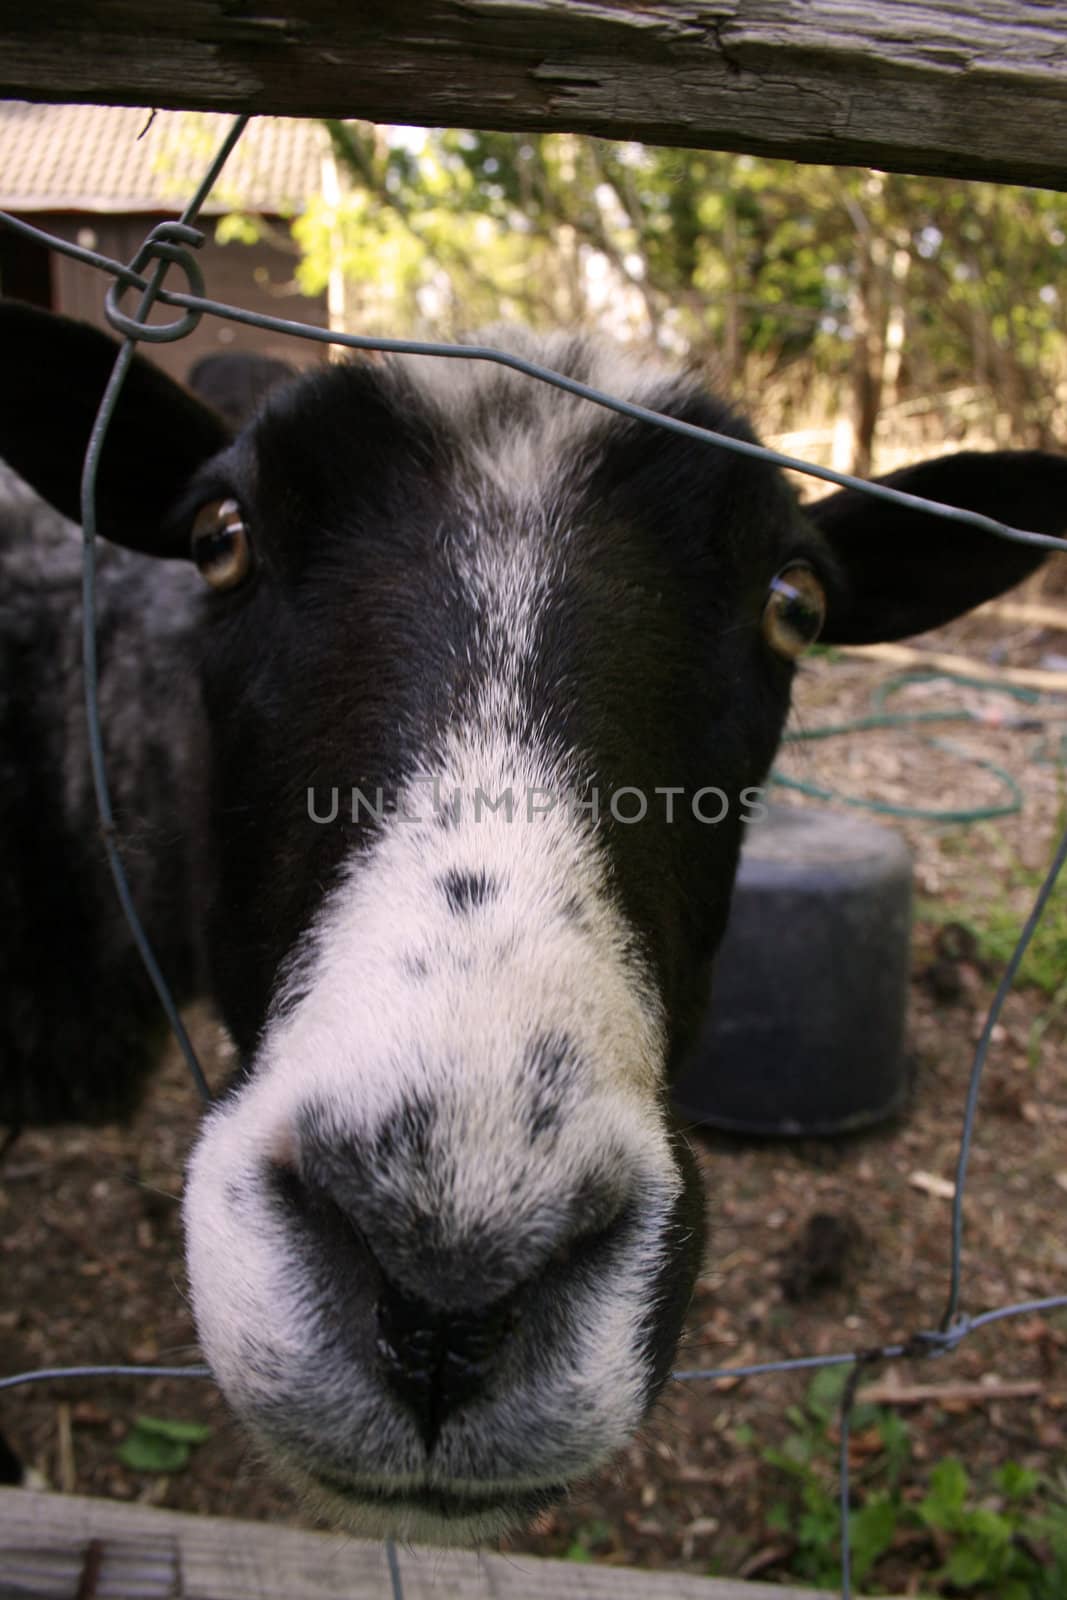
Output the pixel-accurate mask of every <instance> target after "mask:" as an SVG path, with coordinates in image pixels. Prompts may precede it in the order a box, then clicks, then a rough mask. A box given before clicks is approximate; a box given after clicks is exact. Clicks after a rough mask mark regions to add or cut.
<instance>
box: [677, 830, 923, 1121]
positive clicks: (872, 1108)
mask: <svg viewBox="0 0 1067 1600" xmlns="http://www.w3.org/2000/svg"><path fill="white" fill-rule="evenodd" d="M911 883H912V868H911V857H910V855H909V853H908V849H907V846H906V845H905V844H904V842H903V840H902V839H901V838H900V836H899V835H898V834H896V833H894V832H893V831H892V830H891V829H889V828H884V827H879V826H878V825H876V824H874V823H871V822H868V821H865V820H860V819H859V818H854V817H848V816H844V817H843V816H839V815H837V814H836V813H834V812H829V811H821V810H813V809H805V810H793V809H790V808H786V807H778V806H775V807H770V808H769V814H768V816H767V819H766V820H765V821H763V822H760V823H755V824H753V825H752V826H751V827H750V828H749V831H748V836H747V838H746V841H745V847H744V851H743V853H742V858H741V867H740V871H739V873H738V879H737V886H736V889H735V891H734V900H733V904H732V906H731V909H730V921H729V925H728V927H727V931H726V936H725V939H724V941H723V944H722V947H721V950H720V953H719V957H718V960H717V962H716V968H715V978H714V983H713V986H712V995H711V1002H710V1005H709V1009H708V1015H707V1019H706V1022H705V1025H704V1028H703V1031H702V1034H701V1037H700V1040H699V1042H698V1044H697V1047H696V1049H695V1050H694V1052H693V1054H692V1055H691V1057H690V1059H689V1061H688V1062H687V1063H686V1065H685V1067H684V1068H683V1070H682V1072H681V1073H680V1074H679V1077H678V1080H677V1082H676V1084H675V1089H674V1100H675V1104H676V1106H677V1107H678V1109H679V1110H680V1111H681V1112H682V1114H683V1115H684V1116H685V1117H686V1118H688V1119H689V1120H691V1121H694V1122H701V1123H707V1124H710V1125H711V1126H714V1127H717V1128H724V1129H727V1130H732V1131H736V1132H739V1133H751V1134H777V1135H784V1136H794V1137H795V1136H802V1135H822V1134H835V1133H845V1132H848V1131H850V1130H852V1129H855V1128H862V1127H865V1126H867V1125H869V1124H871V1123H875V1122H879V1121H881V1120H882V1119H883V1118H885V1117H888V1116H890V1115H891V1114H892V1113H893V1112H894V1111H896V1110H897V1109H898V1107H899V1106H900V1103H901V1101H902V1099H903V1096H904V1093H905V1089H906V1079H905V1065H904V1024H905V1017H906V1012H907V996H908V967H909V948H910V936H911Z"/></svg>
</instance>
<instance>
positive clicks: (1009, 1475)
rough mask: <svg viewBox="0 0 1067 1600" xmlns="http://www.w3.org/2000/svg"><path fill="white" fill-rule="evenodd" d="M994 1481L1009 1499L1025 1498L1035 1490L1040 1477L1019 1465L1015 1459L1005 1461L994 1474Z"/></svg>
mask: <svg viewBox="0 0 1067 1600" xmlns="http://www.w3.org/2000/svg"><path fill="white" fill-rule="evenodd" d="M995 1482H996V1485H997V1488H998V1489H999V1490H1000V1492H1001V1494H1004V1495H1007V1497H1008V1499H1009V1500H1026V1499H1027V1498H1028V1497H1029V1496H1030V1495H1032V1494H1034V1493H1035V1492H1036V1490H1037V1488H1038V1485H1039V1484H1040V1482H1041V1479H1040V1478H1039V1477H1038V1475H1037V1473H1036V1472H1031V1471H1030V1469H1029V1468H1028V1467H1020V1465H1019V1463H1018V1462H1017V1461H1006V1462H1005V1463H1004V1465H1003V1466H1002V1467H1001V1468H1000V1470H999V1472H997V1473H996V1474H995Z"/></svg>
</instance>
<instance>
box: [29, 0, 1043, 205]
mask: <svg viewBox="0 0 1067 1600" xmlns="http://www.w3.org/2000/svg"><path fill="white" fill-rule="evenodd" d="M0 95H6V96H11V97H22V98H28V99H31V100H32V99H37V100H73V101H94V102H105V101H106V102H112V103H117V104H136V105H146V106H149V105H156V106H171V107H178V108H194V109H195V108H200V109H215V110H219V111H225V110H234V111H239V110H240V111H254V112H255V111H258V112H276V113H281V114H291V115H316V116H327V115H329V116H361V117H368V118H372V119H376V120H379V121H385V122H408V123H412V122H413V123H424V124H427V125H439V126H450V125H459V126H473V127H486V128H502V129H505V128H510V129H548V128H568V129H573V130H576V131H579V132H584V133H592V134H601V135H604V136H607V137H611V138H636V139H642V140H645V141H650V142H659V143H664V144H681V145H694V146H707V147H709V148H717V149H725V150H747V151H752V152H754V153H756V154H764V155H779V156H789V157H792V158H794V159H797V160H804V161H827V162H835V163H838V164H847V163H859V164H863V165H871V166H877V167H885V168H889V169H896V170H900V171H910V172H922V173H941V174H946V175H951V176H957V177H984V178H995V179H1000V180H1005V181H1015V182H1021V183H1034V184H1042V185H1046V186H1048V187H1051V188H1067V0H706V3H696V0H672V3H667V0H391V3H390V4H389V5H388V6H364V5H359V6H338V5H337V4H336V0H257V4H255V5H254V6H251V5H245V4H233V3H232V0H170V3H169V4H167V5H166V6H161V5H159V4H158V3H157V0H48V4H46V5H28V4H26V3H25V0H0Z"/></svg>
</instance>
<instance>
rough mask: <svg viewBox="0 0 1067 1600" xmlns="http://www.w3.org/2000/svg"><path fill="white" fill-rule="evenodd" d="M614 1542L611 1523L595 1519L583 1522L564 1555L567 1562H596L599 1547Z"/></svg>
mask: <svg viewBox="0 0 1067 1600" xmlns="http://www.w3.org/2000/svg"><path fill="white" fill-rule="evenodd" d="M611 1542H612V1527H611V1524H610V1522H601V1521H598V1520H597V1519H595V1518H594V1519H593V1520H592V1521H591V1522H583V1523H581V1524H580V1525H579V1527H578V1528H577V1529H576V1530H575V1535H574V1538H573V1540H572V1541H571V1543H570V1545H569V1546H568V1547H567V1550H566V1552H565V1554H564V1560H566V1561H595V1560H596V1554H597V1547H598V1546H601V1545H604V1544H607V1545H609V1546H610V1544H611Z"/></svg>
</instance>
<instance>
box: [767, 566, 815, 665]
mask: <svg viewBox="0 0 1067 1600" xmlns="http://www.w3.org/2000/svg"><path fill="white" fill-rule="evenodd" d="M825 620H826V595H825V593H824V591H823V586H822V584H821V583H820V582H819V580H818V578H817V577H816V576H815V574H814V572H812V570H811V568H810V567H808V566H804V565H802V564H801V563H799V562H798V563H795V564H794V565H793V566H791V567H783V569H782V571H781V572H780V573H779V574H778V576H777V577H776V578H774V579H772V581H771V592H770V596H769V598H768V600H767V604H766V605H765V606H764V608H763V637H764V638H765V639H766V641H767V643H768V644H769V645H770V647H771V649H772V650H773V651H775V652H776V654H778V655H780V656H785V657H786V659H787V660H790V661H795V660H796V658H797V657H798V656H802V655H803V654H804V651H805V650H808V649H810V648H811V646H812V645H813V644H814V643H815V641H816V639H817V638H818V637H819V634H820V632H821V631H822V625H823V623H824V622H825Z"/></svg>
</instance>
